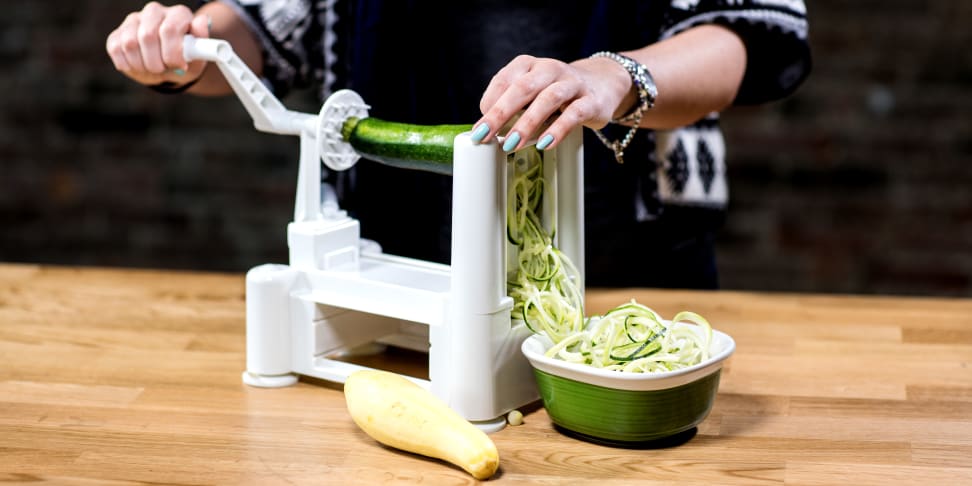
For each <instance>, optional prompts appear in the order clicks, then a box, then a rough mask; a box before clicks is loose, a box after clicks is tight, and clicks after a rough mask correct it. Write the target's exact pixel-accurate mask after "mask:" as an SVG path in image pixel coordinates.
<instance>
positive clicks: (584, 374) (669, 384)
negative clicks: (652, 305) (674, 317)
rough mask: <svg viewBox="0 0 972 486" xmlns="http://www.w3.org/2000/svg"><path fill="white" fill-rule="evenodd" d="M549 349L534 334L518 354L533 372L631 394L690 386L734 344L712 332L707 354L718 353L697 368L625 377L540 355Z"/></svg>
mask: <svg viewBox="0 0 972 486" xmlns="http://www.w3.org/2000/svg"><path fill="white" fill-rule="evenodd" d="M678 325H680V326H692V327H694V328H697V329H698V326H696V325H694V324H678ZM550 346H552V343H551V341H550V339H549V338H548V337H547V336H545V335H540V334H534V335H532V336H530V337H528V338H527V339H526V340H524V341H523V345H522V346H521V350H522V351H523V354H524V355H525V356H526V357H527V359H528V360H529V361H530V363H531V364H532V365H533V366H534V367H535V368H537V369H539V370H541V371H545V372H547V373H550V374H552V375H556V376H560V377H563V378H569V379H572V380H575V381H580V382H582V383H589V384H592V385H599V386H603V387H607V388H618V389H623V390H635V391H652V390H663V389H667V388H673V387H676V386H679V385H684V384H686V383H691V382H693V381H695V380H698V379H700V378H703V377H705V376H708V375H709V374H711V373H714V372H715V371H717V370H718V369H721V368H722V364H723V362H724V361H725V360H727V359H728V358H729V357H730V356H731V355H732V354H733V352H734V351H735V350H736V342H735V341H734V340H733V339H732V337H730V336H729V335H728V334H726V333H724V332H722V331H719V330H717V329H713V330H712V341H711V343H710V351H711V349H712V347H713V346H719V350H718V351H717V352H716V353H714V354H712V355H711V356H709V359H707V360H705V361H703V362H701V363H699V364H696V365H692V366H689V367H686V368H682V369H678V370H673V371H663V372H657V373H625V372H622V371H616V370H605V369H602V368H595V367H593V366H589V365H585V364H579V363H570V362H567V361H564V360H560V359H555V358H548V357H547V356H546V355H544V352H545V351H546V350H547V349H549V347H550Z"/></svg>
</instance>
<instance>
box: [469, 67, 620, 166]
mask: <svg viewBox="0 0 972 486" xmlns="http://www.w3.org/2000/svg"><path fill="white" fill-rule="evenodd" d="M636 100H637V96H636V95H635V93H634V90H633V89H632V83H631V77H630V76H629V75H628V72H627V71H625V69H624V68H623V67H621V66H620V65H619V64H618V63H616V62H615V61H613V60H610V59H605V58H595V59H581V60H579V61H575V62H573V63H570V64H567V63H564V62H561V61H557V60H554V59H544V58H536V57H532V56H526V55H522V56H518V57H517V58H516V59H513V61H511V62H510V63H509V64H507V65H506V66H505V67H504V68H503V69H501V70H500V71H499V72H497V73H496V75H495V76H493V79H492V80H491V81H490V83H489V86H488V87H487V88H486V91H485V93H484V94H483V98H482V101H481V102H480V105H479V108H480V110H481V111H482V113H483V117H482V118H481V119H480V120H479V122H477V123H476V125H475V126H474V128H473V140H474V141H476V142H478V141H481V140H486V139H487V138H488V137H492V136H495V135H499V134H500V130H501V129H502V128H503V127H504V125H506V124H507V123H509V122H510V120H512V119H513V118H514V117H515V116H516V115H517V114H520V116H519V118H518V119H516V121H515V122H514V123H513V126H512V128H510V130H509V131H507V132H506V140H505V143H504V144H503V150H507V151H509V150H514V149H518V148H520V147H521V146H522V145H523V144H524V143H526V142H527V141H529V140H532V139H534V138H535V139H536V140H537V148H539V149H541V150H544V149H547V148H552V147H554V146H556V145H557V144H558V143H559V142H560V141H561V140H563V139H564V138H565V137H566V136H567V134H568V133H570V131H571V130H573V129H574V128H576V127H578V126H580V125H584V126H588V127H591V128H602V127H604V125H606V124H607V123H608V122H609V121H611V120H612V119H614V118H615V117H616V116H617V115H619V114H623V113H624V109H623V108H624V107H630V106H633V105H634V103H635V101H636ZM521 112H522V113H521Z"/></svg>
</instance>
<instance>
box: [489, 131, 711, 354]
mask: <svg viewBox="0 0 972 486" xmlns="http://www.w3.org/2000/svg"><path fill="white" fill-rule="evenodd" d="M509 157H510V160H512V162H513V164H514V165H513V178H512V181H511V183H510V187H509V191H508V193H507V197H508V200H507V239H508V240H509V242H510V243H512V244H513V245H515V246H516V248H517V262H516V267H515V268H513V269H511V271H510V272H508V276H507V292H508V293H509V295H510V297H512V298H513V302H514V306H513V311H512V317H513V319H522V320H523V322H524V323H525V324H526V326H527V327H528V328H529V329H530V331H532V332H533V333H535V334H545V335H546V336H547V337H549V338H550V340H551V341H552V342H553V346H552V347H551V348H550V349H549V350H547V352H546V355H547V356H548V357H553V358H558V359H562V360H564V361H568V362H572V363H581V364H586V365H590V366H594V367H597V368H603V369H609V370H617V371H624V372H634V373H652V372H663V371H672V370H677V369H680V368H685V367H688V366H692V365H695V364H698V363H700V362H702V361H705V360H706V359H708V357H709V344H710V342H711V341H712V327H711V326H710V325H709V323H708V322H707V321H706V320H705V319H704V318H703V317H702V316H700V315H698V314H696V313H694V312H688V311H685V312H680V313H678V314H676V315H675V317H674V318H673V319H672V320H671V322H666V321H665V320H664V319H662V318H661V316H659V315H658V313H657V312H655V311H654V310H652V309H650V308H648V307H645V306H644V305H641V304H639V303H637V302H635V301H634V300H632V301H631V302H629V303H626V304H622V305H620V306H618V307H616V308H614V309H612V310H610V311H608V312H607V313H606V314H604V315H603V316H594V317H591V318H589V319H585V318H584V298H583V295H582V293H581V289H580V287H579V285H580V282H581V277H580V272H579V271H578V270H577V267H575V266H574V264H573V263H572V262H571V261H570V259H569V258H567V256H566V255H564V254H563V253H562V252H561V251H560V250H558V249H557V248H556V247H554V245H553V233H554V231H553V230H551V232H550V234H547V232H546V231H545V230H544V227H543V224H542V222H541V220H540V217H539V216H538V215H539V214H540V212H541V209H542V203H543V191H544V179H543V158H542V157H541V156H540V153H539V152H538V151H537V150H536V149H535V148H534V147H529V148H527V149H524V150H521V151H519V152H515V153H513V154H510V156H509ZM685 323H694V324H696V325H697V326H698V328H699V329H698V330H695V329H693V328H692V326H687V325H684V324H685Z"/></svg>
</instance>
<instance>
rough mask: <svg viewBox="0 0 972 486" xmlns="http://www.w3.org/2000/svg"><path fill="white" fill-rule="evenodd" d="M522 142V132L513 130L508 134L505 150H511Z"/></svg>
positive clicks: (504, 144) (504, 143)
mask: <svg viewBox="0 0 972 486" xmlns="http://www.w3.org/2000/svg"><path fill="white" fill-rule="evenodd" d="M519 143H520V134H519V133H518V132H513V133H511V134H509V135H507V136H506V142H503V150H505V151H507V152H509V151H510V150H513V149H514V148H515V147H516V146H517V145H519Z"/></svg>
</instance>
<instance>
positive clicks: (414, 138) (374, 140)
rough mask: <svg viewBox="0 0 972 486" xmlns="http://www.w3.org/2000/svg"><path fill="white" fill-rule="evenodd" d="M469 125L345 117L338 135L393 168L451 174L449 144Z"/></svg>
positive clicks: (357, 148) (362, 153)
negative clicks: (413, 123) (419, 123)
mask: <svg viewBox="0 0 972 486" xmlns="http://www.w3.org/2000/svg"><path fill="white" fill-rule="evenodd" d="M471 129H472V126H471V125H412V124H408V123H398V122H390V121H386V120H380V119H378V118H373V117H369V118H354V117H351V118H348V119H347V120H346V121H345V122H344V125H343V126H342V127H341V136H342V137H343V138H344V140H345V141H346V142H348V143H350V144H351V147H353V148H354V150H355V152H358V153H359V154H361V156H362V157H365V158H367V159H371V160H374V161H376V162H381V163H383V164H386V165H390V166H393V167H401V168H405V169H417V170H425V171H430V172H436V173H439V174H448V175H451V174H452V143H453V140H454V139H455V138H456V135H459V134H460V133H463V132H467V131H469V130H471Z"/></svg>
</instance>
